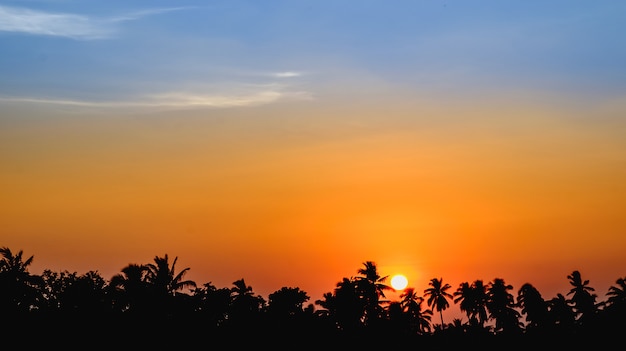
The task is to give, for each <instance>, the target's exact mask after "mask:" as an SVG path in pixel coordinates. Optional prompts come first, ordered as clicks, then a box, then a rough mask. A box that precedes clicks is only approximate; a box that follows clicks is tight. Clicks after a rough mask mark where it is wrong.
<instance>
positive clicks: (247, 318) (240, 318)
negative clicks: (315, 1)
mask: <svg viewBox="0 0 626 351" xmlns="http://www.w3.org/2000/svg"><path fill="white" fill-rule="evenodd" d="M233 285H234V287H233V288H232V289H231V304H230V312H229V317H230V320H231V322H233V323H236V324H238V325H240V326H241V325H242V324H250V323H253V322H257V318H258V317H259V315H260V313H261V312H262V311H263V310H264V308H265V300H264V299H263V298H262V297H261V296H255V295H254V291H253V289H252V286H249V285H247V284H246V281H245V280H244V279H243V278H241V279H239V280H236V281H234V282H233Z"/></svg>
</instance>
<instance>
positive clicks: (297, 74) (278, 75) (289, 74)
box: [273, 71, 302, 78]
mask: <svg viewBox="0 0 626 351" xmlns="http://www.w3.org/2000/svg"><path fill="white" fill-rule="evenodd" d="M301 75H302V73H300V72H291V71H287V72H278V73H274V75H273V76H274V77H276V78H293V77H300V76H301Z"/></svg>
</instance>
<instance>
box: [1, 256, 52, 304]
mask: <svg viewBox="0 0 626 351" xmlns="http://www.w3.org/2000/svg"><path fill="white" fill-rule="evenodd" d="M23 254H24V253H23V251H22V250H20V251H18V252H17V253H15V254H14V253H13V252H12V251H11V249H9V248H8V247H1V248H0V255H2V259H0V312H2V313H9V312H28V311H30V310H32V309H36V308H38V307H39V305H41V304H42V303H43V301H42V300H43V295H42V289H43V287H44V280H43V279H42V277H41V276H39V275H33V274H30V272H29V271H28V266H30V265H31V264H32V263H33V259H34V256H30V257H29V258H27V259H26V260H24V258H23Z"/></svg>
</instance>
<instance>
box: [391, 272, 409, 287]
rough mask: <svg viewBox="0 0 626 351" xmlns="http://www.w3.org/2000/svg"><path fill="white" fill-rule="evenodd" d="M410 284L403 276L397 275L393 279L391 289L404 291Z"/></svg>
mask: <svg viewBox="0 0 626 351" xmlns="http://www.w3.org/2000/svg"><path fill="white" fill-rule="evenodd" d="M408 284H409V281H408V280H407V279H406V277H405V276H404V275H402V274H396V275H394V276H393V277H391V287H392V288H394V289H395V290H404V288H406V286H407V285H408Z"/></svg>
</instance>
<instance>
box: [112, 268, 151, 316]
mask: <svg viewBox="0 0 626 351" xmlns="http://www.w3.org/2000/svg"><path fill="white" fill-rule="evenodd" d="M149 271H150V270H149V268H148V266H146V265H143V264H136V263H131V264H129V265H127V266H126V267H124V268H122V271H121V273H118V274H116V275H114V276H113V277H111V280H110V283H109V289H110V290H111V294H112V295H113V296H114V303H115V304H116V305H117V306H116V309H118V310H120V311H128V310H130V311H131V312H136V311H137V312H138V313H141V312H145V311H146V309H147V308H148V305H147V304H146V303H145V300H144V297H145V296H146V294H147V293H148V286H149V285H148V284H149V283H148V278H147V277H148V272H149Z"/></svg>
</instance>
